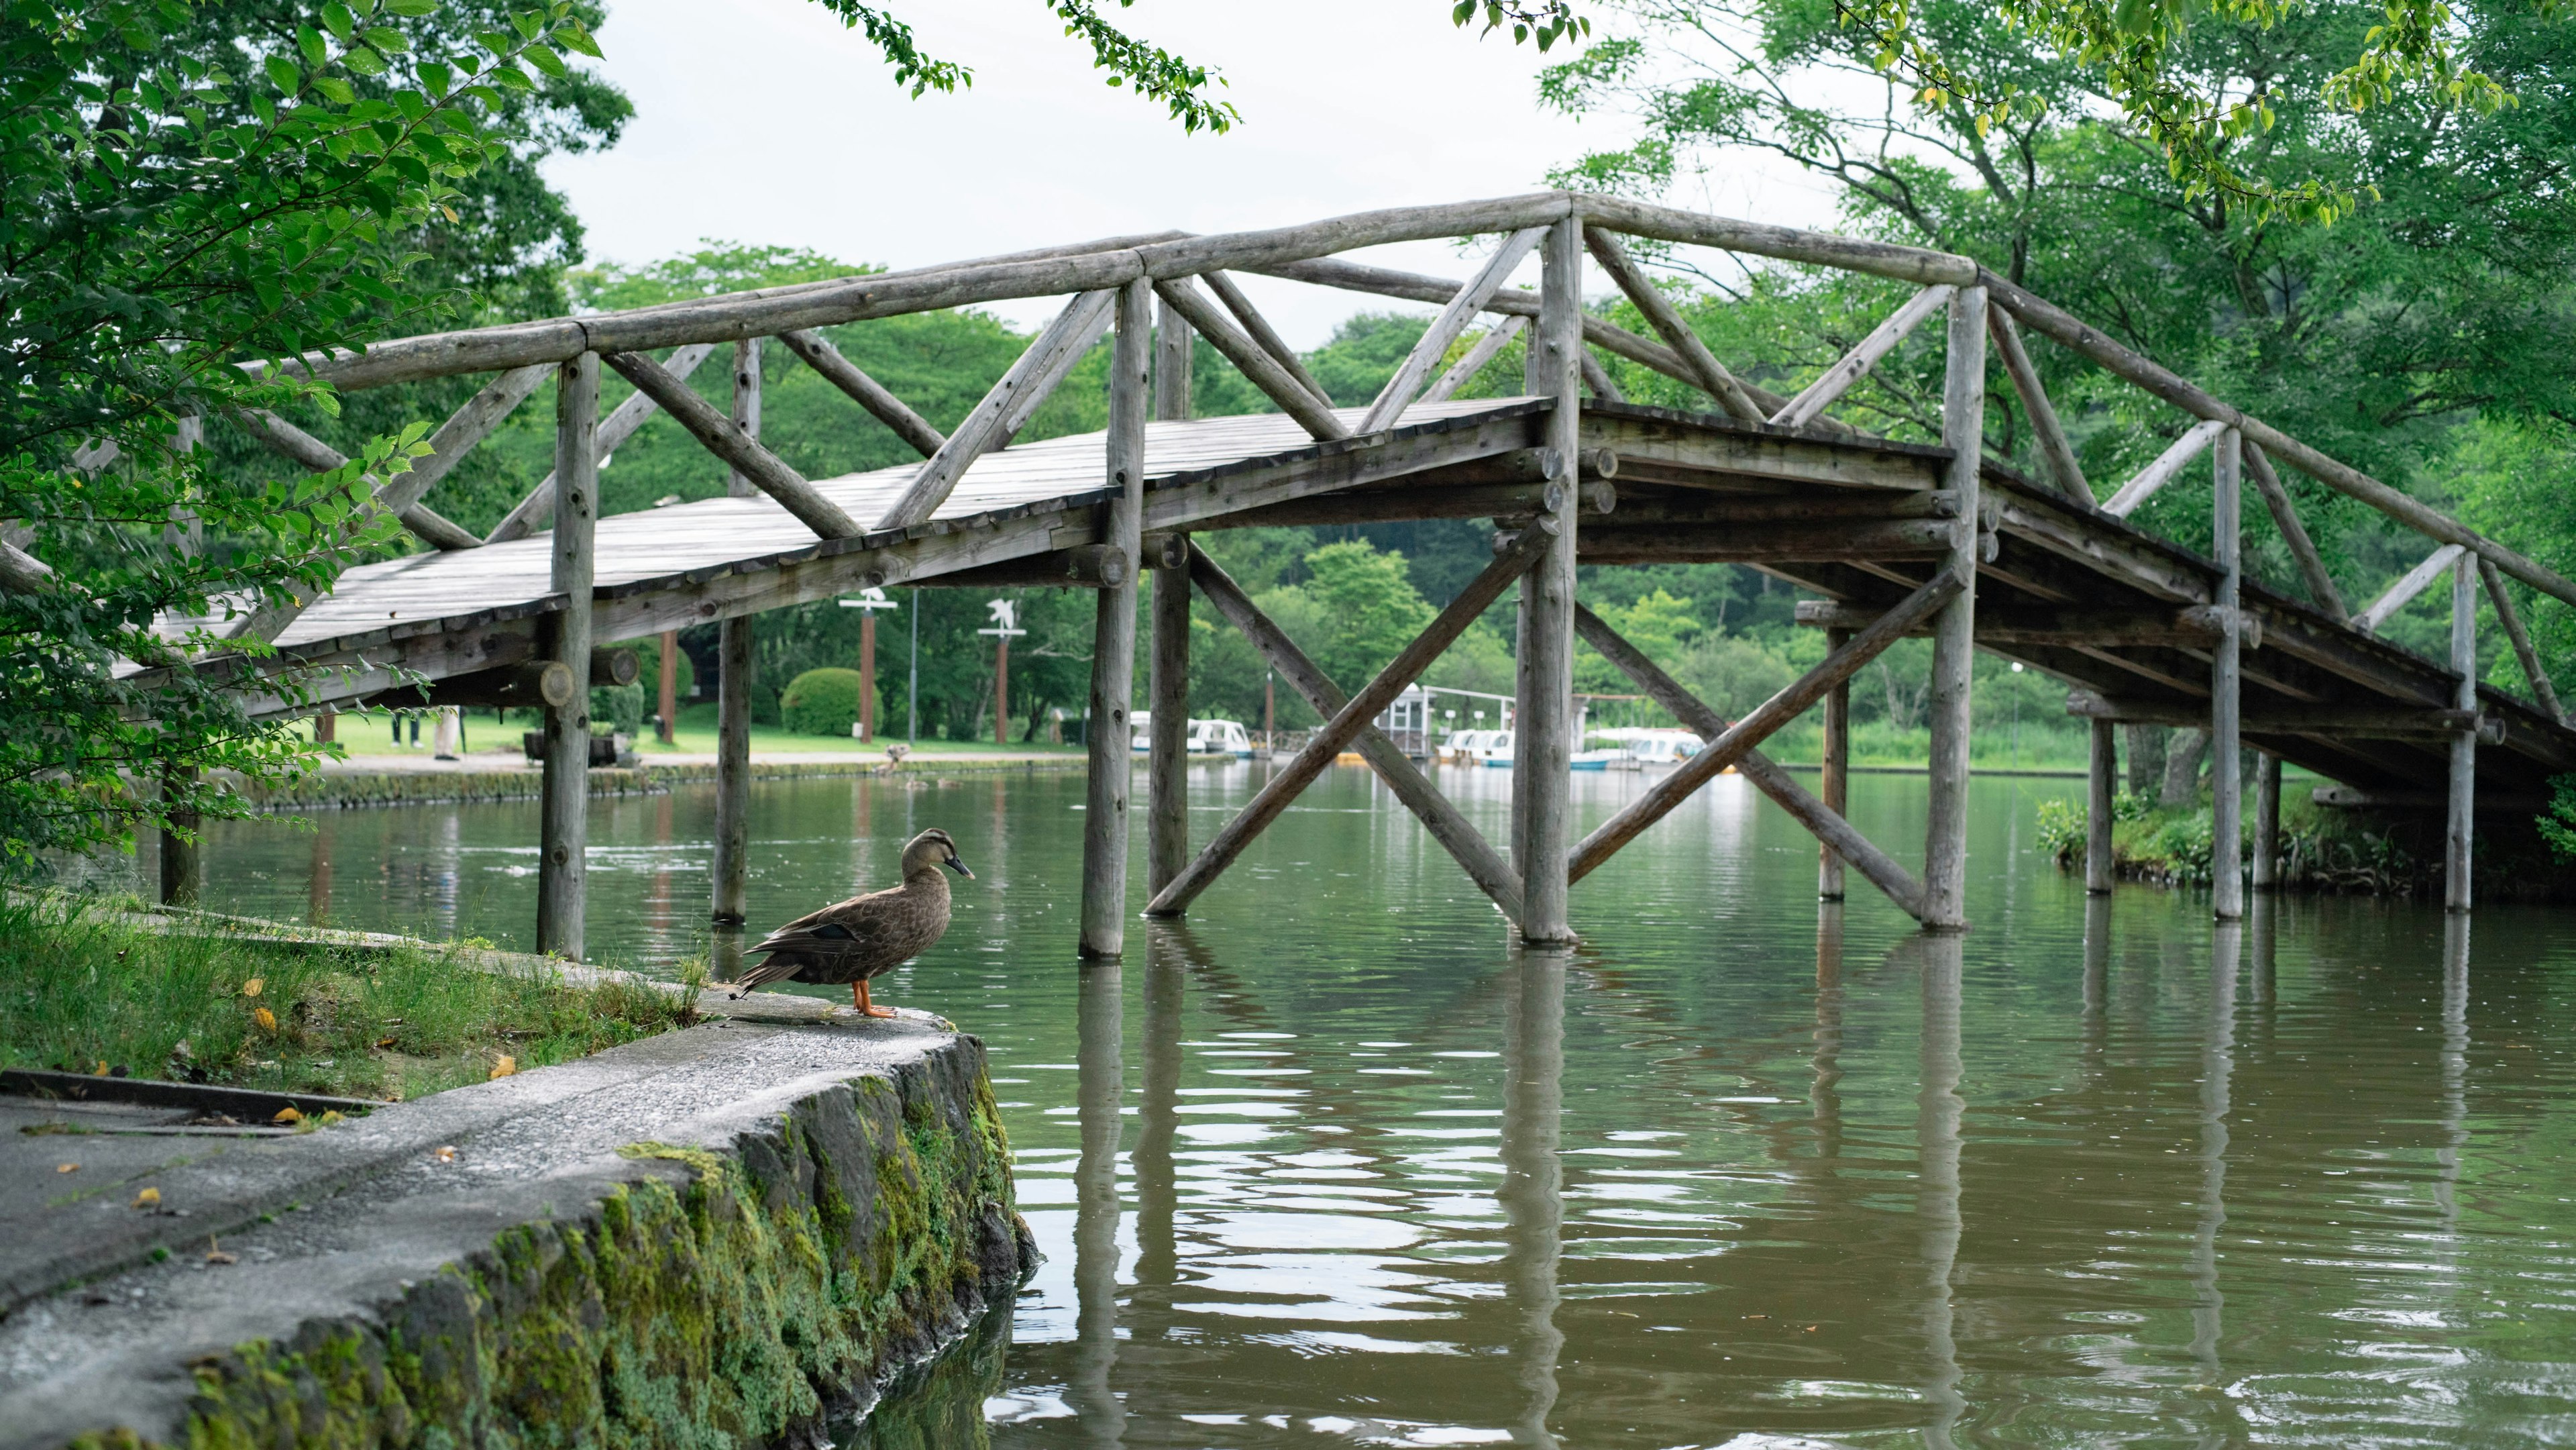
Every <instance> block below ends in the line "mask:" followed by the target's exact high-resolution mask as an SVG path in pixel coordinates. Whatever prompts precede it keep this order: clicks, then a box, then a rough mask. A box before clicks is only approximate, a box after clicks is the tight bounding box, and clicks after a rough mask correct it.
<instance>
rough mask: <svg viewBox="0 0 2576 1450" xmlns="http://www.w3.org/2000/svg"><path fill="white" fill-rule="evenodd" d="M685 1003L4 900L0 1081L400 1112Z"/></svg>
mask: <svg viewBox="0 0 2576 1450" xmlns="http://www.w3.org/2000/svg"><path fill="white" fill-rule="evenodd" d="M254 981H256V982H257V983H258V984H259V991H258V993H257V994H256V995H252V994H250V993H249V991H248V988H249V985H250V984H251V983H252V982H254ZM693 1000H694V999H693V998H690V997H680V996H671V995H665V994H664V993H662V992H660V991H657V990H655V989H653V988H651V987H649V986H645V985H643V984H640V983H632V982H623V981H612V982H609V983H606V984H603V985H600V986H597V987H584V986H577V985H573V984H570V983H567V982H564V981H562V980H561V979H559V978H557V977H555V976H553V975H552V974H550V973H546V974H513V973H505V972H493V971H485V970H480V969H477V968H473V967H468V966H465V965H463V964H461V963H459V962H457V961H455V960H454V959H453V958H452V957H451V956H450V955H449V954H448V953H446V952H442V951H437V950H433V949H427V948H424V949H421V950H417V951H407V950H406V951H392V952H380V951H366V952H354V951H338V950H333V949H329V948H325V947H320V946H310V947H308V946H300V945H299V946H281V945H278V944H275V943H263V942H249V941H232V940H226V939H223V938H222V937H219V936H195V935H176V934H165V933H161V932H155V931H147V930H143V929H141V928H139V927H136V926H133V925H131V924H129V923H126V922H122V921H118V920H116V919H114V918H113V917H112V916H103V915H101V914H99V913H97V912H96V911H95V910H94V909H91V908H89V907H87V906H85V905H84V904H82V903H79V902H76V901H72V900H67V899H64V898H46V899H20V900H15V901H0V1063H5V1064H6V1065H8V1066H11V1067H22V1068H54V1069H58V1070H67V1071H74V1072H95V1071H98V1070H100V1069H101V1067H102V1066H104V1067H106V1068H111V1069H112V1068H116V1067H123V1068H124V1069H125V1070H126V1071H127V1072H128V1073H129V1074H131V1075H132V1076H135V1077H146V1078H165V1079H170V1080H175V1081H201V1082H214V1083H225V1084H231V1085H235V1086H241V1087H252V1088H264V1089H268V1090H272V1091H292V1092H310V1093H330V1094H335V1095H340V1096H347V1097H365V1098H383V1099H400V1098H413V1097H419V1096H422V1095H424V1094H427V1093H433V1092H438V1091H440V1090H442V1089H445V1088H451V1087H459V1086H462V1085H464V1084H466V1083H469V1082H481V1081H484V1080H485V1079H487V1078H489V1077H491V1076H492V1075H493V1073H494V1070H495V1068H496V1067H497V1066H499V1065H500V1063H501V1061H502V1059H503V1058H505V1057H506V1058H508V1059H510V1060H511V1064H512V1066H513V1067H514V1068H516V1069H519V1070H525V1069H528V1068H533V1067H544V1066H549V1065H551V1064H554V1063H559V1062H569V1061H572V1060H574V1059H576V1058H581V1057H585V1056H588V1055H589V1054H591V1053H594V1052H598V1051H601V1050H603V1049H606V1048H610V1047H615V1046H617V1045H618V1044H620V1043H624V1042H632V1041H634V1040H636V1039H637V1038H641V1037H650V1036H652V1035H654V1034H656V1033H659V1032H664V1031H668V1030H670V1029H672V1028H675V1027H680V1026H684V1025H686V1024H687V1022H688V1020H689V1008H690V1005H691V1003H692V1002H693ZM263 1010H265V1011H266V1013H267V1014H268V1015H267V1019H266V1020H262V1018H261V1016H260V1013H261V1012H262V1011H263Z"/></svg>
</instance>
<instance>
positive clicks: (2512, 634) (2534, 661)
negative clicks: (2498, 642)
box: [2478, 559, 2567, 725]
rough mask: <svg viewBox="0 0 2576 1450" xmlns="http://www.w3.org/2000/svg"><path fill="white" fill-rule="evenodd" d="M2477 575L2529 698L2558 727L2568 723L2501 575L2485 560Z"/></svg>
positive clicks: (2547, 672) (2500, 572)
mask: <svg viewBox="0 0 2576 1450" xmlns="http://www.w3.org/2000/svg"><path fill="white" fill-rule="evenodd" d="M2478 574H2479V576H2480V577H2481V578H2483V579H2484V580H2485V581H2486V586H2487V601H2488V602H2489V603H2491V604H2493V605H2494V606H2495V612H2496V622H2497V623H2498V624H2501V625H2503V626H2504V637H2505V638H2506V639H2507V640H2509V641H2511V642H2512V644H2513V657H2514V659H2515V660H2516V661H2517V662H2519V663H2520V664H2521V665H2522V677H2523V678H2524V679H2526V680H2528V681H2530V682H2531V697H2532V698H2533V699H2534V700H2537V701H2539V702H2540V709H2541V712H2542V713H2543V714H2545V715H2547V716H2548V717H2549V718H2550V719H2552V720H2555V721H2557V722H2559V723H2560V724H2562V725H2563V724H2565V723H2567V712H2566V711H2564V710H2561V709H2559V708H2558V690H2557V688H2556V687H2555V686H2553V685H2551V684H2550V682H2549V671H2547V670H2546V669H2543V668H2542V667H2541V664H2540V656H2539V654H2538V653H2537V652H2536V651H2534V650H2533V649H2532V647H2531V634H2530V632H2529V631H2528V630H2525V629H2524V628H2523V627H2522V614H2521V612H2520V611H2518V610H2516V609H2515V608H2514V607H2513V596H2512V595H2510V594H2508V593H2506V592H2505V587H2504V573H2503V571H2502V570H2499V569H2498V568H2496V566H2495V565H2493V564H2491V563H2489V562H2488V561H2486V560H2484V559H2480V560H2479V561H2478Z"/></svg>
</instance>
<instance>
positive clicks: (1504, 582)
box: [1146, 529, 1550, 916]
mask: <svg viewBox="0 0 2576 1450" xmlns="http://www.w3.org/2000/svg"><path fill="white" fill-rule="evenodd" d="M1549 541H1550V536H1549V535H1548V534H1547V533H1546V531H1545V530H1543V529H1532V530H1529V531H1528V532H1527V533H1526V534H1524V535H1523V536H1522V538H1521V540H1520V542H1518V543H1516V544H1514V545H1513V546H1512V548H1511V549H1510V550H1509V551H1508V552H1506V553H1505V554H1503V556H1502V557H1500V558H1498V559H1496V560H1494V562H1493V563H1491V564H1488V565H1486V566H1485V568H1484V570H1483V571H1482V572H1480V573H1479V574H1477V576H1476V577H1475V578H1474V579H1472V580H1470V581H1469V582H1468V584H1467V587H1466V588H1465V589H1462V590H1460V591H1459V593H1458V596H1457V598H1455V599H1452V600H1451V601H1449V604H1448V606H1447V607H1446V608H1444V609H1442V610H1441V611H1440V613H1439V614H1438V615H1437V616H1436V617H1434V618H1433V619H1432V621H1431V623H1430V625H1429V626H1428V627H1426V628H1425V629H1424V630H1423V632H1422V633H1421V634H1420V635H1418V636H1416V637H1415V638H1414V640H1413V642H1412V643H1410V644H1408V645H1406V646H1405V647H1404V648H1403V649H1402V650H1401V651H1399V652H1398V653H1397V654H1396V657H1395V658H1394V659H1393V660H1391V661H1389V662H1388V664H1387V667H1386V668H1385V669H1383V670H1381V671H1379V672H1378V675H1377V678H1375V679H1373V680H1371V681H1369V683H1368V685H1367V686H1366V687H1365V688H1363V689H1362V690H1361V691H1360V692H1359V693H1358V694H1357V695H1355V696H1353V697H1352V698H1351V700H1350V702H1349V703H1348V704H1345V705H1344V706H1343V707H1342V708H1341V709H1340V710H1338V711H1336V712H1335V713H1334V714H1333V715H1332V717H1331V718H1330V719H1328V720H1326V721H1325V722H1324V724H1323V725H1322V727H1321V728H1319V729H1317V730H1316V731H1315V733H1314V735H1313V736H1311V737H1310V738H1309V739H1308V740H1307V742H1306V745H1305V747H1304V748H1303V749H1301V750H1299V751H1298V752H1297V754H1296V756H1295V757H1294V758H1292V759H1291V760H1290V761H1289V762H1288V763H1287V764H1285V765H1283V766H1281V767H1280V768H1279V769H1278V771H1277V772H1276V773H1274V774H1273V775H1272V776H1271V777H1270V779H1269V781H1268V782H1267V783H1266V784H1264V785H1263V786H1262V788H1261V789H1260V791H1259V792H1258V793H1256V794H1255V795H1254V796H1253V798H1252V800H1251V802H1250V803H1249V804H1247V805H1246V806H1244V808H1243V809H1242V810H1241V811H1240V812H1238V813H1237V814H1236V815H1235V817H1234V819H1232V820H1230V821H1228V822H1226V823H1225V825H1224V827H1223V828H1221V829H1220V830H1218V832H1217V833H1216V836H1215V837H1214V838H1213V839H1211V840H1210V841H1209V842H1208V843H1207V845H1206V846H1204V847H1202V848H1201V849H1200V851H1199V854H1198V855H1197V856H1196V857H1195V858H1193V859H1192V860H1191V862H1190V864H1189V865H1188V866H1187V867H1186V868H1184V869H1183V870H1182V872H1181V874H1180V876H1179V877H1177V878H1176V879H1174V880H1173V882H1172V883H1171V884H1170V885H1168V886H1166V887H1164V888H1163V889H1162V890H1161V891H1159V892H1156V893H1155V895H1154V899H1153V902H1152V903H1151V904H1150V905H1149V906H1148V907H1147V908H1146V909H1147V910H1148V911H1150V912H1152V913H1153V914H1155V915H1158V916H1168V915H1173V914H1176V913H1178V912H1182V911H1186V910H1187V909H1188V908H1189V904H1190V903H1191V902H1192V901H1194V900H1196V899H1197V898H1198V895H1199V893H1200V892H1202V891H1205V890H1206V889H1207V888H1208V887H1209V885H1211V884H1212V883H1214V882H1215V880H1216V878H1217V877H1218V876H1220V875H1222V874H1224V872H1225V869H1226V868H1227V867H1228V866H1231V865H1233V864H1234V861H1235V858H1236V857H1238V856H1240V855H1242V854H1243V848H1244V847H1246V846H1248V845H1250V844H1251V843H1252V840H1253V838H1254V837H1256V836H1258V835H1260V834H1261V832H1262V831H1263V830H1264V829H1265V828H1267V827H1268V826H1269V824H1270V823H1271V822H1272V821H1275V820H1277V819H1278V818H1279V813H1280V812H1282V811H1284V810H1286V809H1287V808H1288V804H1289V802H1291V801H1293V800H1295V799H1296V798H1297V795H1298V793H1299V792H1301V791H1303V790H1304V789H1305V788H1306V787H1307V786H1309V785H1312V784H1313V783H1314V781H1315V777H1317V776H1319V775H1321V774H1323V773H1324V771H1325V769H1326V768H1327V767H1329V766H1331V765H1332V763H1333V757H1334V756H1336V755H1339V754H1340V753H1341V752H1342V750H1343V749H1344V748H1345V747H1347V746H1349V745H1350V743H1351V742H1352V741H1353V740H1356V739H1358V738H1359V735H1360V732H1361V731H1363V730H1366V729H1368V728H1369V726H1370V722H1372V721H1374V720H1375V719H1376V718H1377V717H1378V716H1379V715H1380V714H1381V713H1383V712H1384V711H1385V710H1386V707H1387V706H1389V705H1391V704H1393V703H1395V697H1396V696H1398V695H1400V694H1402V693H1404V690H1405V687H1406V686H1408V685H1410V684H1412V683H1413V681H1414V680H1415V679H1416V678H1417V677H1419V676H1420V675H1421V673H1422V671H1423V670H1424V669H1426V668H1428V667H1429V666H1430V664H1431V662H1432V661H1433V660H1435V659H1438V658H1439V657H1440V653H1441V651H1443V650H1445V649H1447V648H1448V647H1449V646H1450V645H1451V644H1453V643H1455V642H1456V640H1457V638H1458V636H1459V635H1461V634H1464V633H1466V631H1467V626H1469V625H1470V624H1473V623H1474V622H1475V621H1476V618H1477V616H1479V615H1481V614H1483V613H1484V612H1485V610H1486V608H1487V607H1488V606H1490V605H1491V604H1493V602H1494V601H1495V600H1497V599H1499V598H1501V597H1502V593H1503V591H1504V590H1505V589H1507V588H1510V587H1511V584H1512V581H1514V580H1516V579H1518V578H1520V577H1521V575H1522V574H1523V573H1524V572H1526V571H1527V570H1528V569H1529V568H1530V566H1531V565H1532V564H1533V563H1535V562H1536V561H1537V559H1538V558H1539V556H1540V555H1541V554H1543V553H1544V552H1545V551H1546V546H1547V544H1548V542H1549Z"/></svg>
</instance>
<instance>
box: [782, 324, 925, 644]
mask: <svg viewBox="0 0 2576 1450" xmlns="http://www.w3.org/2000/svg"><path fill="white" fill-rule="evenodd" d="M778 340H779V341H780V342H783V343H785V344H787V350H788V351H789V352H792V353H794V354H795V355H796V356H797V357H798V358H800V359H802V360H803V361H804V363H805V365H806V366H807V367H810V368H812V369H813V370H814V371H816V372H818V373H820V374H822V375H823V380H824V381H825V382H828V383H830V384H831V385H832V386H833V387H836V388H839V389H840V390H841V391H842V392H844V393H847V394H849V395H850V399H851V401H853V402H855V403H857V404H858V405H859V406H860V407H862V408H865V409H867V410H868V413H869V415H870V416H871V417H874V418H875V419H876V420H877V421H878V422H880V423H883V424H884V425H886V426H887V427H888V428H891V429H893V430H894V436H896V437H897V438H900V439H902V440H903V441H904V442H906V443H908V444H910V445H911V446H912V450H913V451H914V452H915V453H918V454H920V455H921V456H922V457H924V458H932V457H936V456H937V455H938V453H939V450H940V449H942V448H944V447H946V446H948V436H947V435H946V434H944V433H942V432H940V431H939V430H938V429H936V428H934V427H932V426H930V420H929V419H927V418H924V417H922V416H921V415H920V414H919V413H916V412H914V411H912V408H911V406H910V405H909V404H907V403H905V402H904V400H903V399H901V398H898V397H896V396H895V395H894V394H893V393H892V392H891V391H889V390H888V389H887V387H886V385H885V384H883V383H880V382H878V381H877V380H876V379H874V378H872V377H869V376H868V375H867V374H866V373H864V372H861V371H859V367H858V365H857V364H856V363H853V362H851V361H850V360H849V359H848V358H845V357H843V356H841V350H840V349H839V348H837V347H834V346H832V340H831V339H830V338H828V337H825V336H824V335H823V334H821V333H819V332H815V331H813V330H811V329H809V328H802V327H791V328H789V329H788V330H787V331H785V332H782V333H780V334H778ZM871 617H873V616H871Z"/></svg>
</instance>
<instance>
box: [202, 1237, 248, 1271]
mask: <svg viewBox="0 0 2576 1450" xmlns="http://www.w3.org/2000/svg"><path fill="white" fill-rule="evenodd" d="M206 1262H207V1263H209V1264H238V1263H240V1262H241V1260H239V1259H237V1258H235V1257H233V1256H232V1255H230V1254H228V1253H225V1252H224V1251H223V1250H222V1249H220V1248H218V1247H216V1246H215V1240H214V1236H213V1235H211V1234H209V1235H207V1237H206Z"/></svg>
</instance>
